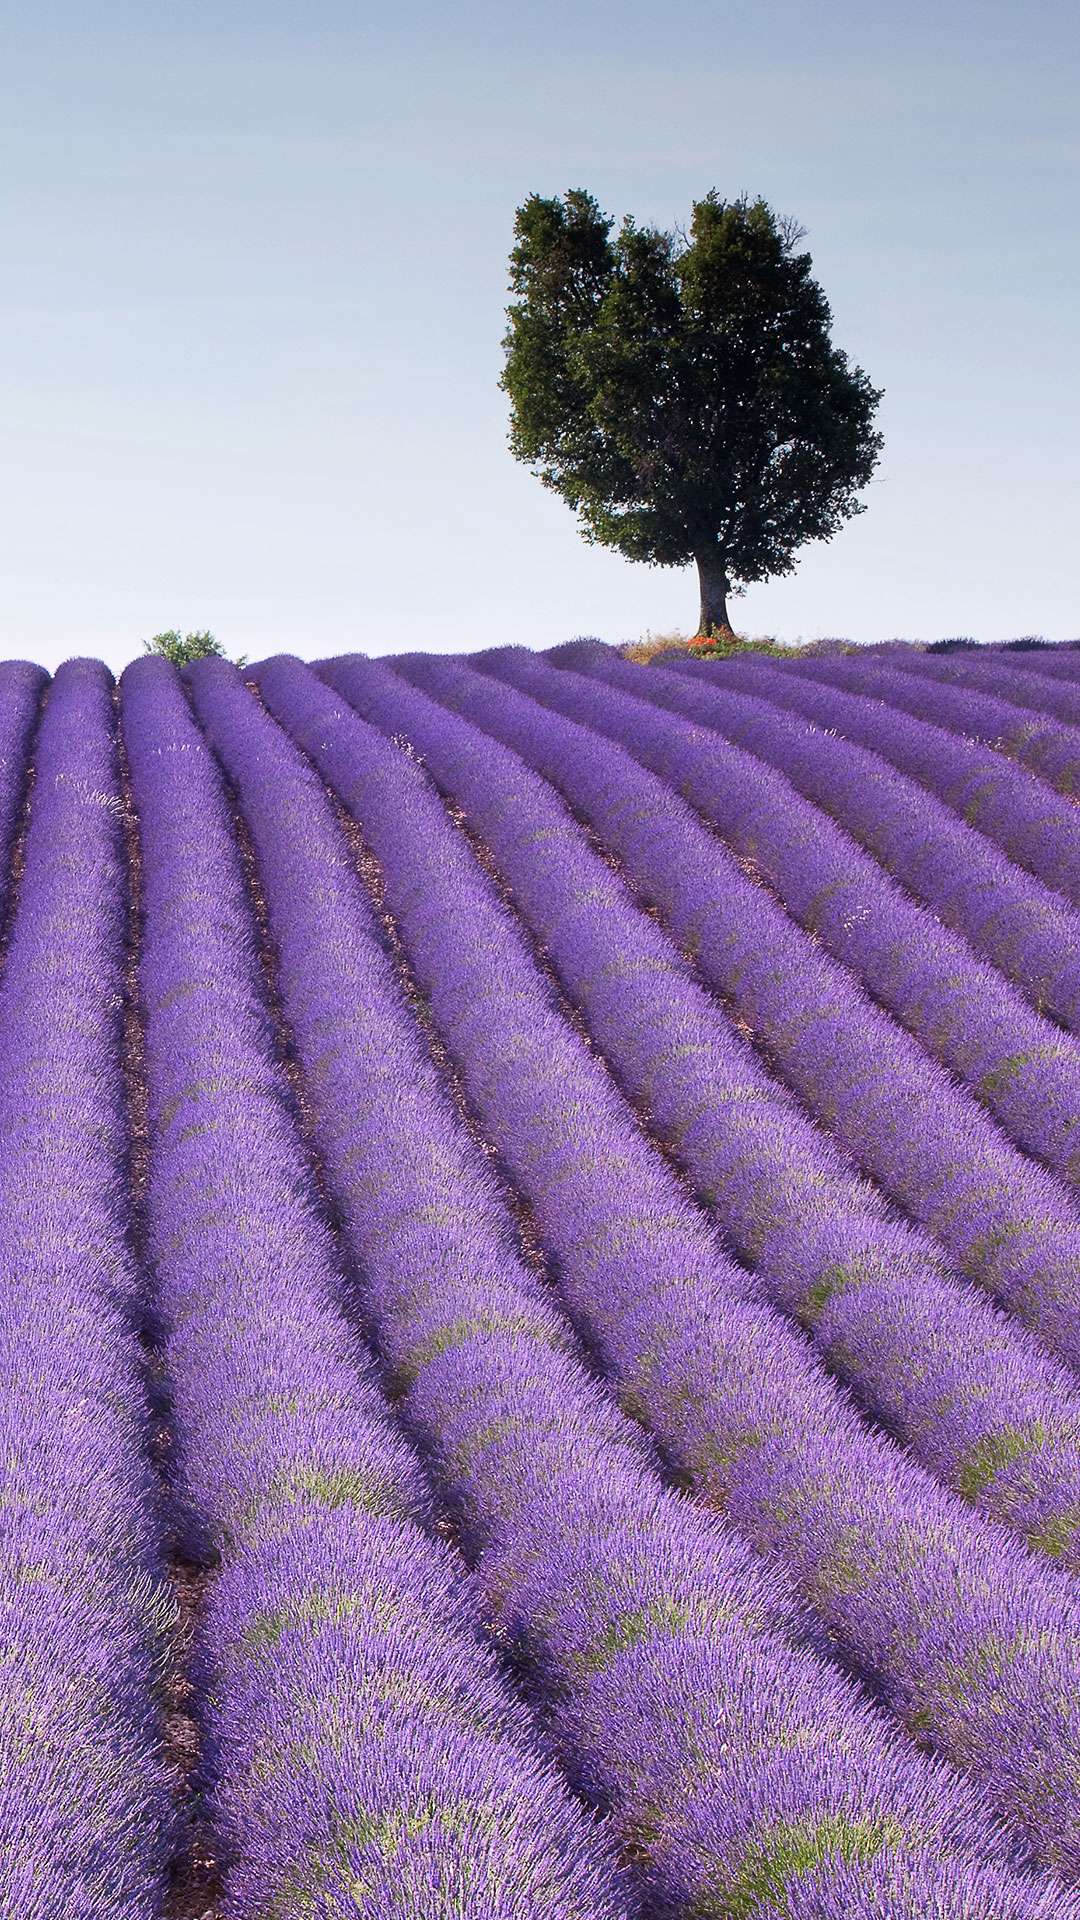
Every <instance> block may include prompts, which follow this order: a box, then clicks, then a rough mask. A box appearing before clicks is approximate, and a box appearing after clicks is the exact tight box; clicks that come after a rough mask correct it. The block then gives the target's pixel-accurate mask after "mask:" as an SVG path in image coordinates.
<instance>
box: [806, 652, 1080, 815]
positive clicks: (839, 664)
mask: <svg viewBox="0 0 1080 1920" xmlns="http://www.w3.org/2000/svg"><path fill="white" fill-rule="evenodd" d="M1026 657H1027V656H1025V658H1026ZM952 658H953V656H951V655H950V656H946V659H945V662H944V664H945V665H948V664H949V662H950V660H951V659H952ZM912 660H916V661H924V662H926V664H927V667H928V668H930V667H932V666H933V656H931V657H930V658H929V659H928V657H927V655H926V654H915V655H910V656H909V655H906V654H905V655H903V656H901V655H900V653H899V652H897V653H895V654H889V655H888V656H886V658H885V659H883V660H881V661H874V662H872V663H871V662H868V661H865V660H862V659H860V658H859V656H858V655H857V654H855V655H852V654H847V655H845V656H844V657H843V658H842V659H828V660H813V661H807V662H805V663H804V662H802V661H800V662H799V663H798V665H797V667H796V671H797V672H809V673H810V675H811V677H812V678H814V679H818V678H821V679H824V680H826V681H828V683H829V684H830V685H834V686H838V687H841V688H843V689H845V690H847V689H853V690H855V691H864V692H865V691H866V690H867V689H868V688H869V689H871V690H872V691H873V692H874V693H875V694H876V695H877V696H878V697H879V698H880V699H882V700H885V701H887V702H888V704H889V705H890V706H891V707H899V708H900V709H901V711H902V712H905V713H911V714H914V715H915V717H916V719H918V720H931V721H933V722H934V724H935V725H936V726H939V727H945V728H947V729H948V731H949V732H950V733H957V734H960V735H962V736H963V737H964V738H965V739H967V740H976V741H979V742H980V743H982V744H983V745H985V746H988V747H995V748H997V749H998V751H999V752H1001V753H1004V754H1008V755H1009V757H1010V759H1013V760H1016V761H1018V762H1019V763H1020V765H1021V766H1024V767H1027V768H1028V769H1029V771H1030V772H1032V773H1035V774H1038V775H1039V777H1040V778H1041V779H1043V780H1046V781H1048V782H1049V784H1050V786H1052V787H1056V788H1057V790H1058V792H1059V793H1064V794H1068V795H1073V794H1076V793H1077V792H1080V728H1077V727H1071V726H1066V725H1065V724H1064V723H1063V722H1062V721H1060V720H1052V719H1049V718H1047V717H1044V716H1040V715H1039V714H1037V713H1034V712H1032V711H1027V712H1025V711H1024V709H1023V708H1020V707H1016V706H1013V705H1012V703H1011V702H1010V701H1009V700H1008V699H1003V698H1001V696H1000V695H999V694H997V693H994V692H981V691H980V690H979V688H980V686H981V684H982V683H981V677H980V680H979V681H978V682H977V683H976V684H975V685H972V686H969V685H967V684H964V685H958V686H951V685H950V684H949V683H948V682H947V681H938V680H935V679H934V678H933V676H932V673H931V672H929V671H927V672H925V673H922V674H920V673H917V672H914V671H911V670H909V669H910V667H911V662H912ZM987 664H988V663H987ZM982 665H983V663H980V676H981V668H982ZM867 675H869V678H867V677H866V676H867Z"/></svg>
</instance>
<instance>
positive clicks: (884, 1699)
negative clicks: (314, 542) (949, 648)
mask: <svg viewBox="0 0 1080 1920" xmlns="http://www.w3.org/2000/svg"><path fill="white" fill-rule="evenodd" d="M1078 796H1080V651H1072V650H1066V649H1064V648H1062V649H1057V650H1055V651H1054V652H1052V653H1048V652H1035V653H1027V652H1020V653H1006V652H998V651H991V650H987V651H985V652H978V653H972V652H965V653H961V654H927V653H921V652H918V651H916V650H914V649H911V650H892V651H883V652H867V653H864V654H862V655H849V654H842V653H840V652H836V653H820V654H816V655H814V654H808V655H804V656H800V657H799V658H797V659H795V660H792V661H788V662H781V661H777V660H775V659H773V658H769V657H766V656H765V655H763V654H751V653H749V652H747V653H744V654H742V655H739V656H736V657H733V658H731V659H728V660H715V661H712V662H709V661H703V660H693V659H690V658H688V657H684V658H676V657H670V656H665V657H664V658H663V659H662V660H661V661H660V662H659V663H657V664H653V665H648V666H642V665H637V664H633V663H631V662H630V661H629V660H627V659H624V658H623V657H621V656H620V655H619V654H618V653H617V652H616V651H614V650H612V649H608V648H605V647H601V646H600V645H599V644H598V643H593V642H584V641H582V642H576V643H573V644H572V645H570V646H568V647H562V648H558V649H556V650H554V652H552V653H551V654H548V655H542V654H537V653H529V652H526V651H524V650H521V649H515V648H506V649H500V650H496V651H492V652H489V653H484V654H475V655H471V656H469V657H468V658H464V657H462V658H450V657H447V656H436V655H423V654H406V655H401V656H399V657H395V658H392V659H390V660H379V661H373V660H368V659H366V658H364V657H363V656H361V655H350V656H347V657H342V658H340V659H336V660H331V661H327V662H325V663H322V664H321V665H319V666H318V667H316V668H311V667H308V666H304V665H301V664H300V662H299V661H297V660H294V659H291V658H284V657H279V658H276V659H273V660H269V661H266V662H263V663H261V664H259V665H258V666H256V667H249V668H245V669H243V670H242V671H241V670H238V669H237V668H235V667H233V666H231V665H229V664H227V663H226V662H225V661H224V660H221V659H207V660H204V661H201V662H199V663H198V664H197V665H195V666H192V667H190V668H188V669H186V670H185V671H184V673H183V674H179V673H177V671H176V670H175V669H174V668H173V667H171V666H170V665H168V664H167V663H166V661H165V660H163V659H153V658H144V659H141V660H139V661H137V662H136V663H134V664H133V665H132V666H130V667H129V668H127V669H126V671H125V672H124V674H123V676H122V678H121V680H120V682H119V684H118V685H114V683H113V681H112V679H111V677H110V675H109V674H108V672H107V670H106V669H105V668H104V667H103V666H101V665H100V664H98V663H96V662H93V661H87V660H74V661H70V662H68V663H67V664H66V665H65V666H63V667H61V668H60V669H59V671H58V672H57V673H56V675H55V676H54V677H53V678H52V679H51V680H50V679H49V678H48V677H47V676H46V675H45V674H44V673H43V672H41V671H40V670H39V669H37V668H35V667H31V666H28V665H26V664H25V663H22V662H7V663H5V664H3V665H0V872H2V874H3V876H4V880H3V887H2V890H0V1056H2V1071H0V1185H2V1195H0V1237H2V1240H0V1243H2V1269H0V1274H2V1277H0V1285H2V1288H3V1312H2V1315H0V1355H2V1383H3V1387H2V1390H3V1402H2V1408H3V1411H2V1420H3V1430H2V1450H0V1526H2V1537H3V1556H2V1560H0V1607H2V1630H0V1668H2V1671H0V1914H2V1915H3V1920H61V1917H63V1920H226V1916H229V1917H231V1920H349V1917H350V1916H363V1920H846V1917H848V1916H850V1917H851V1920H909V1917H911V1916H914V1917H915V1920H1080V810H1078V804H1077V797H1078Z"/></svg>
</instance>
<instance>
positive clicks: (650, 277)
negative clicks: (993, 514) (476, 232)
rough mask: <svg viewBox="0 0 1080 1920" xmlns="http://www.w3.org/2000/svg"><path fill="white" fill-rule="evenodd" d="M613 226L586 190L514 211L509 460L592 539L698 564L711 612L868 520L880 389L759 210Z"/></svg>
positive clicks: (772, 220)
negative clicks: (817, 543)
mask: <svg viewBox="0 0 1080 1920" xmlns="http://www.w3.org/2000/svg"><path fill="white" fill-rule="evenodd" d="M612 227H613V223H612V221H611V220H610V218H609V217H608V216H607V215H606V214H604V213H602V212H601V210H600V208H599V207H598V205H597V203H596V201H595V200H594V199H593V198H592V197H591V195H590V194H588V193H585V192H583V191H581V190H574V191H571V192H569V193H566V194H564V196H563V198H562V199H561V200H554V199H553V200H548V199H544V198H542V197H541V196H540V195H539V194H533V195H532V196H531V197H530V198H529V199H528V200H526V201H525V203H524V205H523V206H521V207H519V209H518V212H517V218H516V222H515V245H514V249H513V252H512V254H511V257H510V285H511V291H512V293H513V295H514V296H515V297H514V300H513V303H512V305H511V306H510V308H509V309H508V315H509V323H510V324H509V328H508V331H507V333H506V336H505V340H504V346H505V349H506V360H505V366H504V369H503V373H502V378H501V382H500V384H501V386H502V387H503V390H504V391H505V392H506V393H507V395H508V396H509V399H510V406H511V424H510V447H511V451H512V452H513V453H514V455H515V456H516V458H517V459H519V460H522V461H524V462H525V463H526V464H527V465H529V466H531V467H532V468H533V470H534V471H535V472H536V473H538V475H539V477H540V479H541V480H542V481H543V483H544V485H545V486H547V487H550V488H552V489H554V491H556V492H557V493H559V494H560V495H561V496H562V498H563V499H564V500H565V501H566V502H567V504H568V505H569V506H570V507H571V508H573V510H574V511H575V512H576V513H577V514H578V516H579V518H580V522H581V528H582V532H583V534H584V536H585V538H586V540H589V541H595V542H598V543H599V544H601V545H603V546H607V547H614V548H615V549H616V550H617V551H618V552H620V553H623V554H625V555H626V556H627V558H628V559H631V560H643V561H647V562H649V563H651V564H653V565H657V566H682V565H685V564H686V563H687V562H688V561H691V560H697V562H698V565H699V569H700V570H701V572H702V581H703V586H704V583H705V579H706V574H707V573H708V572H711V573H712V574H713V575H715V577H716V578H717V580H718V581H719V583H720V587H721V593H720V604H723V593H724V592H726V591H728V590H730V587H731V584H732V583H733V582H736V581H738V582H749V581H754V580H764V579H768V578H769V577H771V576H772V575H774V574H783V573H789V572H790V571H791V570H792V568H793V566H794V556H795V554H796V552H797V550H798V548H799V547H800V546H801V545H802V544H803V543H804V542H805V541H807V540H827V539H829V538H830V537H831V536H832V535H833V534H834V533H835V532H836V531H837V529H838V528H839V527H840V526H841V524H842V523H843V522H844V521H845V520H848V519H850V518H851V516H852V515H853V514H856V513H860V512H862V511H864V508H863V506H862V505H861V503H860V502H859V501H858V499H857V497H856V496H857V492H858V489H859V488H860V487H862V486H864V485H865V484H866V482H867V481H868V480H869V479H870V476H871V474H872V473H873V471H874V467H875V466H876V464H877V460H878V456H879V454H880V450H881V444H882V442H881V435H880V434H879V433H877V432H875V431H874V428H873V419H874V414H875V411H876V408H877V405H878V402H879V400H880V398H881V395H880V393H879V392H878V391H877V390H876V389H875V388H874V387H872V386H871V385H870V382H869V380H868V379H867V377H866V375H865V374H864V373H863V372H862V371H861V370H860V369H859V368H857V367H853V366H851V365H849V363H848V360H847V357H846V355H845V354H843V353H842V352H841V351H840V350H839V348H837V347H835V346H834V345H833V344H832V342H831V339H830V336H829V328H830V325H831V318H832V316H831V314H830V311H829V307H828V303H827V302H826V299H825V296H824V294H823V293H822V291H821V289H820V287H819V286H818V285H817V284H816V282H815V281H814V280H813V279H812V278H811V275H810V267H811V260H810V256H809V254H807V253H800V252H798V251H797V247H798V242H799V240H800V239H801V237H802V236H801V234H800V232H799V230H798V229H797V228H795V227H793V226H792V224H791V223H790V222H787V221H783V220H781V219H779V218H778V217H777V215H776V214H775V213H774V212H773V210H772V208H771V207H769V206H768V205H767V203H766V202H765V201H764V200H761V199H758V200H753V201H751V200H749V199H746V198H742V199H739V200H735V201H730V202H725V201H722V200H720V199H719V198H718V196H717V195H716V194H715V193H710V194H707V195H706V197H705V198H704V199H703V200H699V201H697V202H696V203H695V205H694V208H693V213H692V216H691V222H690V230H689V233H688V234H671V233H662V232H660V231H659V230H657V229H656V228H652V227H639V226H637V225H636V223H635V222H634V221H633V220H632V219H629V218H628V219H626V220H624V221H623V223H622V226H621V227H620V229H619V231H618V233H617V234H615V235H614V237H613V233H612ZM704 604H705V601H704V597H703V605H704ZM724 624H726V619H725V621H724Z"/></svg>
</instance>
